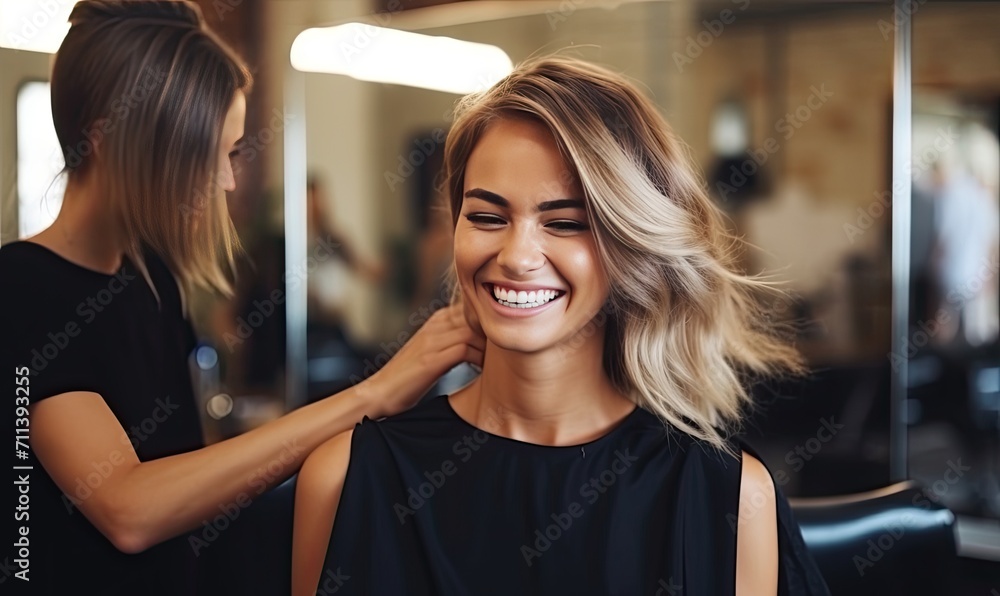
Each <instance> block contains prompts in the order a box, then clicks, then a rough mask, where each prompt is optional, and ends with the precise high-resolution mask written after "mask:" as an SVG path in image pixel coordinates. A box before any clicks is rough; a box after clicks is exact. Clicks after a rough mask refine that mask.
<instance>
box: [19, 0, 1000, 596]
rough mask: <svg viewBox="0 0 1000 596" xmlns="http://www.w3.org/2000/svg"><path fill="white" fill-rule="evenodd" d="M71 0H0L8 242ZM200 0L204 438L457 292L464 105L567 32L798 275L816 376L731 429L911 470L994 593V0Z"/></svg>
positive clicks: (794, 279)
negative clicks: (227, 245)
mask: <svg viewBox="0 0 1000 596" xmlns="http://www.w3.org/2000/svg"><path fill="white" fill-rule="evenodd" d="M72 4H73V2H70V1H57V0H16V1H15V0H0V46H2V48H0V193H2V204H0V242H10V241H13V240H15V239H17V238H20V237H25V236H29V235H32V234H34V233H36V232H38V231H40V230H41V229H42V228H44V227H45V226H46V225H48V223H49V222H51V221H52V220H53V219H54V218H55V216H56V214H57V213H58V210H59V205H60V201H61V193H62V188H61V184H62V181H61V180H60V179H58V178H56V176H55V174H56V173H57V172H58V171H59V170H60V169H61V167H62V163H61V161H60V159H61V158H60V151H59V149H58V144H57V141H56V138H55V133H54V131H53V128H52V122H51V112H50V108H49V86H48V82H47V80H48V70H49V65H50V58H51V54H50V52H52V51H54V49H55V48H56V47H58V43H59V41H60V40H61V36H62V35H63V34H64V33H65V29H66V25H65V17H66V14H68V12H69V9H70V7H71V5H72ZM199 4H200V5H201V7H202V10H203V12H204V14H205V16H206V17H207V19H208V21H209V22H210V24H211V25H212V26H213V28H215V30H216V31H218V32H219V33H220V34H221V35H222V37H223V38H225V39H226V40H227V41H228V42H229V43H230V44H232V45H233V46H234V47H235V48H236V49H237V51H238V52H239V53H240V54H241V55H242V56H243V57H244V58H245V59H246V60H247V61H248V63H249V64H250V65H251V67H252V70H253V72H254V76H255V77H256V84H255V88H254V91H253V93H252V94H251V95H250V97H249V101H248V112H247V121H246V127H245V129H246V136H245V141H244V144H245V148H246V150H245V151H244V154H243V155H242V156H241V157H240V158H239V160H240V161H239V162H238V163H237V164H236V168H237V170H238V173H237V185H238V189H237V190H236V191H235V192H233V193H230V194H229V207H230V213H231V214H232V218H233V220H234V222H235V224H236V228H237V230H238V231H239V235H240V238H241V239H242V240H243V244H244V246H245V249H246V257H245V258H243V259H241V260H240V262H239V266H240V272H239V276H238V279H237V287H238V293H237V297H236V298H235V299H234V300H222V299H220V298H218V297H217V296H212V295H207V294H206V295H200V296H197V297H196V299H195V300H194V306H193V318H194V322H195V326H196V328H197V329H198V331H199V334H200V340H201V341H200V345H199V348H198V349H197V351H196V352H195V353H194V354H192V357H191V371H192V375H193V378H194V379H195V383H196V387H197V389H198V392H199V396H200V399H201V401H202V404H203V406H204V408H203V422H204V428H205V432H206V435H207V438H208V440H209V441H215V440H218V439H220V438H223V437H226V436H231V435H233V434H237V433H240V432H243V431H245V430H247V429H249V428H252V427H253V426H255V425H258V424H260V423H262V422H263V421H266V420H269V419H271V418H274V417H276V416H278V415H280V414H281V413H283V412H285V411H288V410H290V409H293V408H295V407H298V406H300V405H302V404H304V403H307V402H309V401H311V400H315V399H318V398H320V397H323V396H326V395H329V394H330V393H333V392H336V391H338V390H340V389H343V388H345V387H347V386H349V385H351V384H354V383H356V382H358V381H359V380H361V379H363V378H365V377H366V376H368V375H370V374H371V373H372V372H374V371H375V370H377V369H378V368H379V367H380V366H381V365H383V364H384V363H385V362H386V361H387V359H388V358H389V357H390V356H391V355H392V354H393V353H395V351H396V350H398V349H399V346H400V345H401V344H402V343H404V342H405V341H406V339H407V338H408V337H409V336H410V335H411V334H412V333H413V332H414V331H415V330H416V329H417V328H418V327H419V325H420V324H421V323H422V322H423V321H424V320H425V319H426V318H427V317H428V316H429V314H430V312H432V311H433V310H435V309H436V308H439V307H440V306H442V305H443V304H444V303H445V302H444V301H445V295H444V292H443V286H442V275H443V273H444V271H445V269H446V268H447V266H448V264H449V261H450V259H451V237H450V234H451V230H450V220H449V217H448V216H447V215H446V212H445V211H443V210H442V209H443V208H444V204H443V203H442V200H443V193H442V192H441V190H440V186H439V184H440V181H439V179H438V177H437V176H438V173H439V168H440V163H441V159H442V153H443V141H444V138H445V135H446V134H447V130H448V127H449V123H450V118H451V110H452V108H453V106H454V104H455V101H456V100H457V99H458V98H459V97H460V96H461V95H462V94H464V93H468V92H471V91H475V90H477V89H482V88H485V87H487V86H489V85H490V84H492V83H493V82H495V81H496V80H498V79H499V78H500V77H502V76H503V75H504V74H505V73H506V71H507V70H509V68H510V65H511V64H512V63H517V62H519V61H521V60H523V59H525V58H528V57H530V56H533V55H537V54H546V53H552V52H557V51H558V52H567V53H571V54H574V55H577V56H581V57H584V58H587V59H590V60H592V61H595V62H599V63H602V64H605V65H608V66H611V67H613V68H615V69H617V70H620V71H622V72H624V73H626V74H627V75H629V76H631V77H633V78H635V79H638V80H639V81H641V82H642V83H643V84H644V86H645V87H646V89H647V91H648V93H649V94H650V95H651V97H652V98H653V99H654V101H655V102H656V104H657V105H658V106H659V108H660V109H661V111H662V113H663V114H664V115H665V117H666V118H667V120H668V121H669V122H670V123H671V125H672V126H673V128H674V129H675V130H676V131H677V133H678V134H679V135H680V136H681V137H682V138H683V139H684V140H685V141H686V142H687V143H688V144H689V145H690V147H691V151H692V154H693V156H694V157H695V160H696V162H697V163H698V164H699V166H700V167H701V169H702V172H703V174H704V176H705V179H706V181H707V184H708V186H709V189H710V191H711V193H712V194H713V196H714V197H715V198H716V200H717V201H718V203H719V205H721V206H722V207H723V208H724V209H725V210H726V212H727V213H728V214H729V217H730V220H731V225H732V227H733V230H734V231H735V232H736V233H738V234H739V235H741V236H743V237H745V238H746V239H747V240H748V241H749V242H750V243H751V245H752V246H753V248H752V249H751V250H749V251H747V252H746V254H745V255H744V256H743V266H744V267H745V269H746V270H747V271H748V272H759V271H767V272H770V273H772V274H774V275H775V276H776V277H777V278H779V279H782V280H785V281H786V282H787V286H786V287H787V289H788V290H789V291H790V293H791V295H792V299H790V300H788V301H787V302H782V303H778V304H775V305H774V306H775V311H776V313H777V315H778V316H780V317H782V318H784V319H787V320H791V321H796V322H798V323H797V324H798V328H799V339H798V345H799V347H800V348H801V349H802V350H803V351H804V352H805V353H806V355H807V356H808V359H809V361H810V363H811V366H812V368H813V371H814V374H813V375H812V377H811V378H810V379H808V380H806V381H797V382H795V383H786V384H782V383H769V384H764V385H761V386H760V387H758V388H757V389H756V391H755V393H756V397H757V401H758V403H759V404H760V408H759V411H758V412H756V413H755V414H754V417H753V419H752V420H751V421H750V422H749V424H748V425H747V437H748V440H749V441H750V442H751V443H752V444H753V445H755V446H756V447H757V448H758V449H759V450H760V451H761V453H762V455H764V456H765V460H766V463H767V464H768V465H769V467H770V468H771V470H772V473H773V474H774V476H775V479H776V481H777V484H779V486H780V487H781V489H782V490H783V491H784V492H785V493H786V494H787V495H789V496H790V497H800V498H808V497H819V496H823V497H829V496H836V495H845V494H850V493H859V492H864V491H869V490H874V489H878V488H880V487H885V486H887V485H889V484H890V483H892V482H895V481H897V480H902V479H904V478H911V479H914V480H916V481H918V482H920V483H921V484H922V485H923V486H924V487H925V488H926V491H925V494H926V495H927V498H928V499H930V500H932V501H934V502H935V503H939V504H941V505H942V506H944V507H947V508H948V509H949V510H951V511H952V512H953V513H954V514H955V516H956V524H955V527H956V532H957V536H958V555H959V559H960V561H961V565H962V567H961V576H962V578H963V579H962V580H961V584H960V585H959V584H956V587H955V591H954V592H951V593H954V594H982V595H983V596H998V595H1000V571H998V569H1000V341H998V331H1000V292H998V281H997V280H998V267H1000V255H998V246H1000V209H998V179H1000V148H998V133H1000V35H998V31H1000V2H945V1H933V0H926V1H915V2H906V3H898V2H897V3H895V4H894V3H893V2H849V1H841V2H811V1H804V0H802V1H790V0H789V1H781V0H710V1H695V0H664V1H659V0H650V1H629V0H615V1H602V0H554V1H534V0H504V1H474V0H472V1H456V2H451V1H448V0H328V1H322V0H202V1H201V2H199ZM901 7H902V8H901ZM904 23H906V27H908V29H909V31H908V40H909V41H908V43H906V44H900V43H897V41H898V40H897V36H898V35H899V32H900V31H901V29H902V25H903V24H904ZM435 37H437V38H440V37H446V38H450V39H451V40H454V41H453V42H448V43H445V44H442V43H441V40H440V39H437V40H435V39H434V38H435ZM901 72H906V73H908V77H902V78H901V77H900V73H901ZM901 98H902V99H905V100H906V101H901ZM907 108H908V109H907ZM894 149H895V151H896V152H897V153H896V162H895V163H896V170H895V176H894ZM900 151H903V152H904V153H902V154H901V153H899V152H900ZM900 155H905V159H901V158H900ZM901 197H906V202H905V205H906V207H905V208H903V211H900V207H899V206H898V205H899V199H900V198H901ZM894 198H896V202H894V200H893V199H894ZM894 206H896V209H894ZM894 220H895V221H894ZM2 283H3V284H4V285H5V286H6V285H7V284H8V283H10V282H9V280H3V281H2ZM894 284H895V286H894ZM894 287H895V289H894ZM894 317H899V319H898V320H897V321H896V322H894ZM471 374H472V373H471V371H469V370H468V369H466V368H465V367H460V368H458V369H456V370H454V371H453V372H452V373H450V374H449V375H448V376H446V377H445V378H444V379H442V380H441V382H440V383H439V384H438V386H436V387H435V388H434V389H432V391H431V393H432V394H437V393H446V392H449V391H452V390H454V389H456V388H457V387H459V386H460V385H462V384H464V383H465V382H466V381H468V380H469V379H470V378H471Z"/></svg>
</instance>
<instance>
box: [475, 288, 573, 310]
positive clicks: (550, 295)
mask: <svg viewBox="0 0 1000 596" xmlns="http://www.w3.org/2000/svg"><path fill="white" fill-rule="evenodd" d="M482 288H483V290H484V291H485V292H486V294H487V297H486V299H487V300H489V302H491V303H492V304H493V307H494V310H495V311H496V312H498V313H500V314H501V315H504V316H507V317H514V318H524V317H531V316H534V315H536V314H539V313H542V312H545V311H548V310H550V309H551V308H552V306H553V304H554V303H557V302H559V303H561V302H562V298H563V296H565V295H566V292H564V291H562V290H555V289H537V290H530V291H528V290H520V291H518V290H516V289H514V288H512V287H504V286H503V285H500V284H494V283H484V284H482Z"/></svg>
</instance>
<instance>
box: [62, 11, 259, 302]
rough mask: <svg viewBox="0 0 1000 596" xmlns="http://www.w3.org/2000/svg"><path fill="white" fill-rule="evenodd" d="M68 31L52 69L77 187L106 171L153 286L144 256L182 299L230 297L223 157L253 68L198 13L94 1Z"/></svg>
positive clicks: (230, 239) (232, 247) (232, 235)
mask: <svg viewBox="0 0 1000 596" xmlns="http://www.w3.org/2000/svg"><path fill="white" fill-rule="evenodd" d="M69 22H70V29H69V32H68V33H67V34H66V37H65V39H64V40H63V42H62V45H61V46H60V47H59V51H58V52H57V53H56V56H55V61H54V63H53V67H52V119H53V123H54V125H55V130H56V136H57V137H58V138H59V144H60V145H61V147H62V153H63V158H64V160H65V163H66V166H65V168H64V172H66V173H67V175H68V176H69V179H70V180H73V179H74V178H77V177H80V176H83V175H84V174H85V173H86V172H88V171H89V170H91V169H93V168H95V167H100V169H101V173H102V175H103V177H102V180H103V182H104V184H105V189H104V190H105V192H106V193H107V196H108V198H109V201H110V202H111V205H112V206H113V208H114V209H115V210H116V212H117V213H118V214H119V215H120V217H121V220H122V223H123V227H124V230H125V232H124V233H125V239H124V240H125V243H126V249H125V250H126V253H127V254H128V256H129V257H130V258H131V259H132V261H133V262H134V263H136V265H137V266H138V267H139V268H140V270H141V271H142V273H143V276H144V277H145V278H146V281H147V282H149V283H150V286H151V287H152V283H151V282H150V278H149V274H148V272H147V271H146V266H145V262H144V260H143V257H142V253H143V249H144V247H149V248H151V249H153V250H154V251H155V252H156V253H157V254H158V255H159V256H160V257H161V258H162V259H163V260H164V261H165V262H166V264H167V266H168V267H169V268H170V270H171V271H172V272H173V274H174V275H175V276H176V277H177V278H178V281H179V282H180V284H181V291H182V296H183V294H184V292H185V290H190V289H192V287H193V286H196V285H197V286H203V287H208V288H215V289H217V290H219V291H221V292H223V293H224V294H227V295H230V294H231V287H232V284H231V281H230V275H229V274H231V273H232V272H233V271H234V268H233V265H234V253H235V252H237V251H238V250H239V241H238V239H237V237H236V231H235V228H234V227H233V223H232V221H231V220H230V218H229V211H228V209H227V207H226V197H225V192H224V191H223V190H222V188H221V187H220V186H219V184H218V182H217V179H216V174H217V172H216V156H217V155H218V152H219V142H220V137H221V134H222V128H223V122H224V120H225V117H226V114H227V112H228V110H229V107H230V105H231V104H232V102H233V99H234V98H235V97H236V93H237V91H242V92H244V93H249V91H250V88H251V87H252V84H253V77H252V75H251V74H250V71H249V69H248V68H247V67H246V65H245V64H244V63H243V62H242V60H241V59H240V58H239V57H238V56H237V55H236V54H235V53H234V52H233V50H232V49H231V48H230V47H229V46H227V45H226V44H225V43H224V42H223V41H222V40H221V39H219V38H218V37H217V36H216V35H215V34H214V33H213V32H212V31H211V30H210V29H209V28H208V25H207V24H206V22H205V19H204V18H203V16H202V13H201V9H199V7H198V5H197V4H194V3H192V2H180V1H144V2H129V1H124V2H123V1H109V0H90V1H88V2H80V3H78V4H76V5H75V6H74V7H73V10H72V12H71V13H70V16H69ZM95 148H96V149H99V151H100V155H101V157H102V159H100V160H97V159H95V155H96V154H95ZM225 264H228V266H229V270H228V271H226V269H225V268H224V265H225ZM152 289H153V292H154V293H156V288H155V287H153V288H152ZM158 296H159V295H158V294H157V297H158Z"/></svg>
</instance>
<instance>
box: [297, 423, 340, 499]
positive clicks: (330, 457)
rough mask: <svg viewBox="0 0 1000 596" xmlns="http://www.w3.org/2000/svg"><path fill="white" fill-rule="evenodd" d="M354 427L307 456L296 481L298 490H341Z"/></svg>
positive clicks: (322, 491)
mask: <svg viewBox="0 0 1000 596" xmlns="http://www.w3.org/2000/svg"><path fill="white" fill-rule="evenodd" d="M353 436H354V429H353V428H352V429H348V430H345V431H344V432H342V433H340V434H338V435H335V436H333V437H332V438H330V439H328V440H327V441H326V442H325V443H322V444H321V445H320V446H319V447H317V448H316V449H314V450H313V452H312V453H310V454H309V456H308V457H306V460H305V462H303V464H302V469H301V470H300V471H299V477H298V480H297V481H296V485H297V490H305V491H308V492H321V493H323V494H330V493H332V492H334V491H336V492H337V493H339V492H340V488H341V487H343V484H344V479H345V478H346V476H347V466H348V464H349V463H350V459H351V439H352V438H353Z"/></svg>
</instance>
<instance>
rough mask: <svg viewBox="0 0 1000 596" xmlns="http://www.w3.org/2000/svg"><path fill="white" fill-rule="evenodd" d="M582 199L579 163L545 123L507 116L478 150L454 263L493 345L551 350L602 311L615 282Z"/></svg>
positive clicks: (471, 163)
mask: <svg viewBox="0 0 1000 596" xmlns="http://www.w3.org/2000/svg"><path fill="white" fill-rule="evenodd" d="M583 201H584V192H583V187H582V186H581V185H580V182H579V180H578V179H577V177H576V174H575V171H574V169H573V168H571V167H570V165H569V164H567V163H566V161H565V160H564V159H563V157H562V155H561V154H560V153H559V149H558V147H557V146H556V143H555V139H554V138H553V137H552V135H551V133H550V132H549V130H548V128H546V127H545V126H544V125H543V124H540V123H537V122H534V121H530V120H522V119H513V118H505V119H501V120H498V121H496V122H494V123H493V124H491V125H490V126H489V128H488V129H487V130H486V132H485V133H484V134H483V135H482V137H481V138H480V140H479V142H478V143H477V144H476V146H475V147H474V148H473V151H472V153H471V154H470V156H469V160H468V163H467V164H466V170H465V187H464V189H463V201H462V209H461V214H460V216H459V219H458V223H457V225H456V228H455V265H456V269H457V273H458V280H459V284H460V286H461V289H462V292H463V294H464V296H465V300H466V305H467V308H472V309H473V310H474V311H475V315H476V317H477V318H478V320H479V323H480V324H481V325H482V328H483V332H484V333H485V335H486V337H487V339H488V340H489V341H490V342H491V343H493V344H495V345H497V346H498V347H501V348H504V349H507V350H514V351H519V352H529V353H530V352H537V351H540V350H544V349H546V348H550V347H554V346H557V345H559V344H560V343H562V342H565V341H566V340H568V339H570V338H572V337H573V336H574V335H575V334H576V333H577V332H579V331H580V330H581V329H583V328H584V327H585V326H586V325H587V324H588V323H589V322H590V321H591V319H593V318H594V316H595V315H596V314H597V313H598V312H599V310H600V308H601V306H602V305H603V304H604V302H605V300H606V298H607V295H608V284H607V281H606V275H605V273H604V269H603V267H602V264H601V261H600V259H599V255H598V252H597V246H596V243H595V240H594V236H593V233H592V232H591V230H590V222H589V221H588V218H587V212H586V210H585V207H584V202H583ZM498 295H499V297H498Z"/></svg>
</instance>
